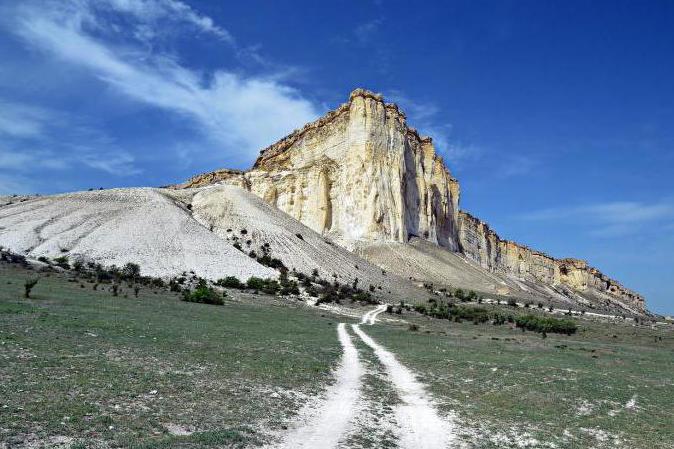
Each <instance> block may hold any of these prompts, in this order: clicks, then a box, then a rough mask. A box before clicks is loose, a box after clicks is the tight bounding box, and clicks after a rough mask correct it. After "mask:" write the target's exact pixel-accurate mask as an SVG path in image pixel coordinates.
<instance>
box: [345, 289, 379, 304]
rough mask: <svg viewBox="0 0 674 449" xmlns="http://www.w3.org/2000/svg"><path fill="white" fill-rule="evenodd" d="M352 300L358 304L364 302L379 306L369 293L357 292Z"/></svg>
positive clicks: (352, 296)
mask: <svg viewBox="0 0 674 449" xmlns="http://www.w3.org/2000/svg"><path fill="white" fill-rule="evenodd" d="M351 299H352V300H354V301H358V302H364V303H367V304H377V300H376V299H374V298H373V297H372V295H371V294H370V293H369V292H357V293H354V294H353V295H351Z"/></svg>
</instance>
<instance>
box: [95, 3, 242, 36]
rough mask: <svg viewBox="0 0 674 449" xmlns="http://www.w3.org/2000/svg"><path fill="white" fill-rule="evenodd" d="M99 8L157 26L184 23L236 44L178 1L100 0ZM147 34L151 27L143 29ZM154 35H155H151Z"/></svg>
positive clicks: (224, 33)
mask: <svg viewBox="0 0 674 449" xmlns="http://www.w3.org/2000/svg"><path fill="white" fill-rule="evenodd" d="M93 4H94V5H96V6H97V7H108V8H111V9H113V10H114V11H116V12H120V13H126V14H130V15H132V16H134V17H135V18H136V19H138V20H140V21H142V22H145V23H152V24H156V23H157V22H159V21H161V20H169V21H172V22H183V23H187V24H189V25H192V26H193V27H195V28H196V29H197V30H199V31H201V32H203V33H207V34H210V35H213V36H216V37H218V38H220V39H222V40H224V41H227V42H230V43H232V44H233V43H234V38H233V37H232V35H231V34H230V33H229V31H227V30H225V29H224V28H222V27H219V26H217V25H216V24H215V23H214V22H213V19H211V18H210V17H208V16H204V15H201V14H199V13H197V12H196V11H195V10H194V9H192V7H191V6H189V5H187V4H185V3H183V2H181V1H177V0H99V1H97V2H94V3H93ZM143 28H144V30H145V31H146V32H149V31H150V28H149V27H147V26H146V27H143ZM151 34H152V35H153V34H154V33H151Z"/></svg>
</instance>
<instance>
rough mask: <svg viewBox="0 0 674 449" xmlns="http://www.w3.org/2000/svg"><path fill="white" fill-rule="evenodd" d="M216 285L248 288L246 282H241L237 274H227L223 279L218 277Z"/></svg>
mask: <svg viewBox="0 0 674 449" xmlns="http://www.w3.org/2000/svg"><path fill="white" fill-rule="evenodd" d="M215 285H218V286H220V287H225V288H238V289H239V290H242V289H244V288H246V284H244V283H243V282H241V281H240V280H239V278H237V277H236V276H226V277H224V278H222V279H218V280H217V281H216V282H215Z"/></svg>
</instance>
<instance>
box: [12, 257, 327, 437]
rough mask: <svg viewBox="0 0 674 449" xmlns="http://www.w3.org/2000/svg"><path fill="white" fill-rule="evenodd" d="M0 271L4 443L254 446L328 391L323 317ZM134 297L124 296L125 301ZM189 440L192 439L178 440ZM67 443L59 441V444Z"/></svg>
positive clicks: (265, 303)
mask: <svg viewBox="0 0 674 449" xmlns="http://www.w3.org/2000/svg"><path fill="white" fill-rule="evenodd" d="M33 276H34V273H31V272H27V271H26V270H25V269H20V268H17V267H15V266H8V265H0V442H4V443H5V444H6V445H7V446H8V447H14V445H20V444H22V443H30V442H31V441H32V442H38V441H51V442H53V443H57V442H59V441H70V442H75V443H76V447H90V446H91V445H92V444H93V443H94V442H99V443H105V444H107V445H110V446H123V447H132V448H155V447H157V448H159V447H161V448H168V447H210V446H211V445H220V444H223V445H232V446H234V447H237V446H238V445H239V443H240V445H247V444H252V443H255V442H259V441H261V440H263V439H264V435H262V434H261V433H260V431H259V429H278V428H279V426H281V425H282V422H284V421H286V420H287V418H288V415H289V413H292V412H293V411H295V410H296V409H297V408H298V407H299V405H300V404H301V403H302V402H304V399H305V397H306V395H313V394H315V393H317V392H318V391H319V390H320V389H321V388H322V386H323V384H324V383H325V382H327V381H329V380H330V369H331V367H332V365H333V364H334V362H335V360H336V358H337V357H339V355H340V347H339V343H338V341H337V337H336V333H335V331H334V327H335V326H334V320H333V319H330V318H329V317H326V312H321V311H318V310H315V309H310V308H307V307H305V306H301V305H299V304H300V303H291V304H285V305H282V304H281V303H280V301H277V300H275V299H273V298H270V297H265V296H262V295H260V296H258V295H252V294H251V295H245V294H241V293H239V294H238V296H237V300H236V301H234V300H227V301H226V303H225V306H211V305H203V304H192V303H185V302H182V301H179V300H178V296H177V295H174V294H170V293H169V292H166V291H163V292H160V293H159V294H154V293H153V292H152V291H151V290H142V291H141V292H140V295H139V298H138V299H136V298H134V297H133V292H132V291H130V290H129V289H127V290H129V291H126V292H122V293H120V295H121V296H118V297H113V296H112V294H111V293H110V292H109V291H101V288H99V289H98V290H97V291H94V290H93V285H92V284H87V283H85V284H82V285H84V288H81V286H80V285H81V284H80V282H67V281H66V280H65V279H64V276H63V275H56V274H52V275H51V276H50V277H45V276H44V275H41V276H40V281H39V283H38V285H37V286H36V287H35V288H34V290H33V294H32V296H33V299H24V298H23V297H22V295H23V284H24V280H25V279H26V278H28V277H33ZM124 294H128V295H129V296H130V297H129V298H124V297H123V295H124ZM169 430H171V431H173V433H174V434H180V433H183V432H185V431H194V432H195V433H193V434H191V435H189V436H182V435H172V434H171V432H169ZM64 437H65V438H64Z"/></svg>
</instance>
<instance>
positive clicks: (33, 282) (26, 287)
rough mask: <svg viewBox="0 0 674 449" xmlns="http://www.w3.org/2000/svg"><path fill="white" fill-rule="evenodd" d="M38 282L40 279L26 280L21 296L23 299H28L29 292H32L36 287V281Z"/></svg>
mask: <svg viewBox="0 0 674 449" xmlns="http://www.w3.org/2000/svg"><path fill="white" fill-rule="evenodd" d="M39 280H40V279H38V278H35V279H28V280H26V282H25V284H23V287H24V291H23V296H24V297H25V298H30V292H31V290H33V287H35V285H37V281H39Z"/></svg>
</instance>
